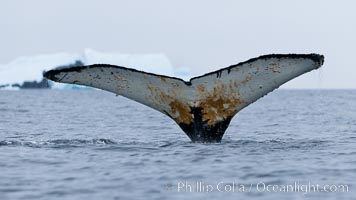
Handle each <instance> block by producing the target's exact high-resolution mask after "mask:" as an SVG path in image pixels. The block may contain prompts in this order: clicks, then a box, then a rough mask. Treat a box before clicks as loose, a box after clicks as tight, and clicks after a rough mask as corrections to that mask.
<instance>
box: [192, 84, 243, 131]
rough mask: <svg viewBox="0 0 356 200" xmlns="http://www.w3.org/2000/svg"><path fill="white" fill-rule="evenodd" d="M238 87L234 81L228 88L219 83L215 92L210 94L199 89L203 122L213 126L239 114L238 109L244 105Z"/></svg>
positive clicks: (215, 87)
mask: <svg viewBox="0 0 356 200" xmlns="http://www.w3.org/2000/svg"><path fill="white" fill-rule="evenodd" d="M237 85H238V84H237V83H235V82H232V81H231V82H230V84H229V85H228V87H227V86H226V85H224V84H219V83H217V85H215V86H214V88H213V90H212V91H209V92H208V91H206V90H205V89H203V87H201V88H199V87H198V91H199V92H200V93H199V94H200V95H201V100H200V101H199V103H198V106H197V107H200V108H202V114H203V116H202V119H203V121H207V122H208V125H210V126H212V125H214V124H216V123H217V122H218V121H223V120H225V119H227V118H231V117H233V116H234V115H235V114H236V113H237V111H236V108H237V107H239V105H242V103H243V101H242V100H241V99H240V95H239V92H238V89H237V87H236V86H237Z"/></svg>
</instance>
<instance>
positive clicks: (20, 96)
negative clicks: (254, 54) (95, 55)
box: [0, 90, 356, 200]
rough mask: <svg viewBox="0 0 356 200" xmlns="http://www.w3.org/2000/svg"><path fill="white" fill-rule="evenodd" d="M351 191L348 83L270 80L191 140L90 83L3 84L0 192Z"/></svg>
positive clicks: (259, 194) (226, 194) (355, 115)
mask: <svg viewBox="0 0 356 200" xmlns="http://www.w3.org/2000/svg"><path fill="white" fill-rule="evenodd" d="M144 198H145V199H187V198H191V199H194V198H197V199H218V198H224V199H238V198H240V199H248V198H252V199H336V198H337V199H356V90H277V91H275V92H273V93H271V94H269V95H267V96H266V97H264V98H262V99H260V100H258V101H257V102H256V103H254V104H252V105H250V106H249V107H247V108H245V109H244V110H243V111H241V112H240V113H238V115H237V116H235V118H234V119H233V120H232V122H231V125H230V127H229V128H228V130H227V132H226V133H225V136H224V138H223V140H222V142H221V143H220V144H194V143H191V142H190V140H189V139H188V137H187V136H185V134H184V133H183V132H182V131H181V130H180V128H179V127H178V126H177V125H176V124H175V123H174V122H173V121H172V120H171V119H169V118H168V117H166V116H164V115H163V114H161V113H159V112H157V111H154V110H152V109H150V108H148V107H145V106H143V105H141V104H138V103H136V102H133V101H130V100H128V99H126V98H123V97H120V96H115V95H113V94H111V93H108V92H104V91H97V90H77V91H73V90H64V91H60V90H24V91H0V199H2V200H6V199H26V200H28V199H36V200H39V199H44V200H48V199H61V200H62V199H87V200H89V199H144Z"/></svg>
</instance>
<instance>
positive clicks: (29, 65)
mask: <svg viewBox="0 0 356 200" xmlns="http://www.w3.org/2000/svg"><path fill="white" fill-rule="evenodd" d="M91 64H112V65H118V66H124V67H128V68H135V69H137V70H141V71H149V72H152V73H157V74H162V75H167V76H178V77H180V78H183V79H187V78H188V77H189V74H190V70H189V69H188V68H181V69H174V68H173V66H172V64H171V63H170V61H169V59H168V58H167V57H166V56H165V55H164V54H122V53H104V52H98V51H95V50H92V49H85V50H84V52H83V53H81V54H77V53H55V54H42V55H35V56H23V57H19V58H17V59H15V60H14V61H12V62H10V63H8V64H0V89H16V88H19V87H20V86H21V85H25V83H26V84H27V85H31V84H32V85H33V83H41V81H43V77H42V73H43V72H44V71H48V70H50V69H53V68H56V67H60V66H62V67H63V66H72V65H91ZM49 86H50V87H51V88H55V89H77V88H82V87H78V86H73V85H67V84H61V83H54V82H49Z"/></svg>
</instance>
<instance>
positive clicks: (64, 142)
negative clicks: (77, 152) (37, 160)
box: [0, 138, 117, 148]
mask: <svg viewBox="0 0 356 200" xmlns="http://www.w3.org/2000/svg"><path fill="white" fill-rule="evenodd" d="M107 144H117V143H116V142H115V141H113V140H110V139H103V138H99V139H92V140H81V139H71V140H69V139H57V140H44V141H17V140H2V141H0V147H1V146H26V147H38V148H40V147H61V146H71V147H75V146H82V145H107Z"/></svg>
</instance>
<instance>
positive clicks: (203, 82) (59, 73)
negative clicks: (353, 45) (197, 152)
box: [44, 54, 324, 142]
mask: <svg viewBox="0 0 356 200" xmlns="http://www.w3.org/2000/svg"><path fill="white" fill-rule="evenodd" d="M323 62H324V56H322V55H318V54H272V55H264V56H260V57H258V58H253V59H250V60H248V61H245V62H242V63H239V64H236V65H232V66H230V67H227V68H223V69H220V70H218V71H214V72H210V73H207V74H205V75H202V76H198V77H194V78H192V79H190V81H188V82H187V81H184V80H182V79H179V78H174V77H168V76H163V75H157V74H152V73H147V72H142V71H138V70H135V69H130V68H125V67H120V66H114V65H106V64H95V65H90V66H77V67H71V68H62V69H54V70H50V71H48V72H45V73H44V76H45V77H46V78H48V79H50V80H53V81H56V82H61V83H70V84H78V85H85V86H91V87H95V88H99V89H102V90H106V91H109V92H113V93H115V94H118V95H122V96H124V97H127V98H129V99H132V100H134V101H137V102H139V103H142V104H144V105H146V106H148V107H151V108H153V109H155V110H158V111H159V112H161V113H164V114H166V115H168V116H169V117H170V118H172V119H173V120H174V121H175V122H176V123H177V124H178V125H179V126H180V127H181V128H182V130H183V131H184V132H185V133H186V134H187V135H188V136H189V138H190V139H191V140H192V141H193V142H220V141H221V139H222V137H223V134H224V133H225V130H226V129H227V127H228V126H229V123H230V121H231V119H232V118H233V117H234V115H235V114H236V113H238V112H239V111H240V110H241V109H243V108H244V107H246V106H248V105H249V104H251V103H253V102H255V101H256V100H257V99H259V98H261V97H262V96H264V95H266V94H267V93H269V92H271V91H273V90H274V89H276V88H278V87H279V86H280V85H282V84H283V83H285V82H287V81H289V80H291V79H293V78H295V77H297V76H299V75H301V74H304V73H306V72H309V71H311V70H314V69H318V68H319V67H320V66H321V65H322V64H323Z"/></svg>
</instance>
